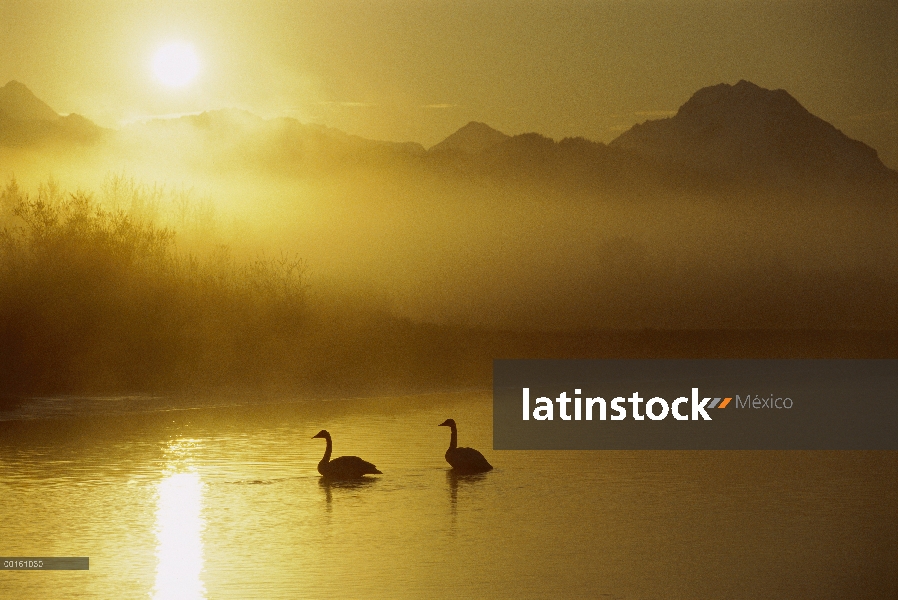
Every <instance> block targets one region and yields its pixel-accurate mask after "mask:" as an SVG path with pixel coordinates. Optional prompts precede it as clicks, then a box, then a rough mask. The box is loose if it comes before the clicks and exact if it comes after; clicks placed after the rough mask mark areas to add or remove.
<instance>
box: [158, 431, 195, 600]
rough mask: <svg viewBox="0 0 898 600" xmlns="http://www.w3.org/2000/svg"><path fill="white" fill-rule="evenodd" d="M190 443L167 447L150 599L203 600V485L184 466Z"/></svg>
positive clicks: (160, 488) (160, 489)
mask: <svg viewBox="0 0 898 600" xmlns="http://www.w3.org/2000/svg"><path fill="white" fill-rule="evenodd" d="M192 442H193V441H192V440H182V441H178V442H175V443H173V444H172V445H170V446H169V448H168V450H167V453H168V454H170V455H171V458H172V460H171V461H170V462H169V467H168V470H167V472H168V474H167V475H166V476H165V477H164V478H163V479H162V480H161V481H160V482H159V484H158V488H157V501H156V527H155V531H156V584H155V586H154V590H153V597H154V598H158V599H159V600H162V599H166V600H168V599H173V598H183V599H185V600H186V599H196V598H205V597H206V589H205V585H204V584H203V580H202V579H201V577H200V576H201V574H202V571H203V537H202V536H203V530H204V529H205V521H204V519H203V512H202V511H203V487H204V485H203V481H202V479H201V478H200V475H199V473H197V472H196V470H194V469H193V468H191V467H190V466H189V465H188V462H189V449H190V447H191V446H193V443H192Z"/></svg>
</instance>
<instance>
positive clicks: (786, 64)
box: [0, 0, 898, 168]
mask: <svg viewBox="0 0 898 600" xmlns="http://www.w3.org/2000/svg"><path fill="white" fill-rule="evenodd" d="M169 41H184V42H187V43H189V44H192V45H193V46H194V48H195V49H196V52H197V54H198V56H199V58H200V61H201V69H200V74H199V75H198V77H197V78H196V79H195V80H194V81H193V82H192V83H191V84H190V85H187V86H185V87H183V88H180V89H170V88H165V87H164V86H162V85H160V83H159V82H158V81H157V80H156V79H155V78H154V77H153V74H152V66H151V63H152V58H153V54H154V52H155V51H156V50H157V49H158V48H159V47H160V46H162V45H163V44H165V43H166V42H169ZM0 48H2V52H0V85H2V84H3V83H5V82H6V81H9V80H11V79H16V80H18V81H21V82H22V83H24V84H26V85H27V86H28V87H30V88H31V89H32V91H34V92H35V94H37V95H38V97H40V98H41V99H43V100H45V101H46V102H47V103H48V104H50V105H51V106H52V107H53V108H54V109H56V110H57V111H59V112H61V113H69V112H77V113H80V114H83V115H85V116H87V117H88V118H90V119H92V120H94V121H96V122H98V123H100V124H101V125H105V126H111V127H115V126H118V125H119V124H122V123H124V122H127V121H129V120H134V119H141V118H146V117H150V116H153V115H165V114H177V113H183V112H197V111H202V110H206V109H211V108H222V107H239V108H244V109H247V110H250V111H252V112H255V113H257V114H260V115H262V116H265V117H273V116H292V117H295V118H298V119H300V120H302V121H305V122H316V123H322V124H325V125H328V126H331V127H336V128H338V129H342V130H344V131H347V132H349V133H353V134H358V135H362V136H365V137H370V138H376V139H388V140H396V141H417V142H421V143H422V144H424V145H425V146H430V145H433V144H435V143H436V142H438V141H440V140H441V139H443V138H444V137H446V136H447V135H449V134H450V133H452V132H453V131H455V130H456V129H458V128H459V127H461V126H462V125H464V124H465V123H467V122H468V121H471V120H477V121H484V122H486V123H488V124H490V125H492V126H493V127H496V128H498V129H500V130H502V131H504V132H506V133H509V134H517V133H523V132H527V131H538V132H540V133H543V134H545V135H549V136H551V137H554V138H556V139H558V138H561V137H565V136H575V135H580V136H584V137H587V138H590V139H594V140H599V141H605V142H607V141H610V140H611V139H613V138H614V137H615V136H616V135H618V134H619V133H620V132H621V131H622V130H624V129H626V128H628V127H629V126H631V125H632V124H633V123H636V122H641V121H644V120H646V119H650V118H660V117H662V116H665V115H667V114H670V111H674V110H676V108H677V107H678V106H679V105H680V104H682V103H683V102H685V101H686V99H688V98H689V96H690V95H691V94H692V93H693V92H695V91H696V90H697V89H699V88H701V87H704V86H707V85H713V84H717V83H722V82H725V83H735V82H737V81H738V80H740V79H748V80H750V81H752V82H754V83H756V84H758V85H761V86H763V87H768V88H784V89H786V90H788V91H789V92H790V93H791V94H792V95H793V96H795V97H796V98H797V99H798V100H799V101H800V102H801V103H802V104H804V105H805V107H806V108H808V109H809V110H810V111H811V112H812V113H814V114H816V115H818V116H820V117H822V118H824V119H826V120H827V121H830V122H831V123H833V124H834V125H836V127H838V128H840V129H842V130H843V131H844V132H845V133H847V134H848V135H850V136H852V137H855V138H858V139H861V140H863V141H865V142H867V143H868V144H870V145H872V146H873V147H874V148H876V149H877V150H879V152H880V155H881V156H882V158H883V159H884V160H885V162H886V163H887V164H889V165H890V166H892V167H893V168H894V167H898V3H895V2H890V1H881V2H877V1H854V0H852V1H847V0H846V1H832V0H826V1H795V0H776V1H773V0H771V1H764V2H762V1H756V0H754V1H737V0H713V1H711V0H705V1H686V0H665V1H661V0H651V1H640V0H626V1H624V0H594V1H577V2H570V1H551V2H550V1H540V2H508V1H505V0H490V1H473V2H471V1H464V0H453V1H448V0H447V1H412V0H401V1H390V0H377V1H365V2H362V1H359V0H355V1H340V0H325V1H301V0H297V1H292V2H226V1H215V2H165V1H154V2H124V1H114V2H96V1H90V0H79V1H72V2H52V1H46V2H34V1H16V0H0Z"/></svg>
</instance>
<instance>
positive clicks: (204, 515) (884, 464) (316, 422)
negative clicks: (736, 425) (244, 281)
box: [0, 393, 898, 600]
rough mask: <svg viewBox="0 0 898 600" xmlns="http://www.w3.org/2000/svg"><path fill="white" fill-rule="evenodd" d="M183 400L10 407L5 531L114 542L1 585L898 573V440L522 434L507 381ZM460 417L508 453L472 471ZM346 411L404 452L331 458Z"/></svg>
mask: <svg viewBox="0 0 898 600" xmlns="http://www.w3.org/2000/svg"><path fill="white" fill-rule="evenodd" d="M220 404H227V403H225V402H222V403H220ZM176 405H177V403H175V402H172V401H171V400H166V399H146V398H144V399H141V398H136V399H135V398H132V399H89V400H77V399H69V400H65V401H59V400H44V401H32V402H30V403H28V404H26V405H23V406H19V407H18V408H16V409H15V410H14V411H7V412H6V413H0V419H3V418H5V419H7V420H5V421H2V422H0V500H2V502H0V555H5V556H13V555H20V556H89V557H90V571H70V572H64V571H44V572H10V571H7V572H0V596H2V597H3V598H40V599H45V598H75V597H78V598H145V597H151V598H324V597H333V598H422V597H437V598H439V597H445V598H449V597H451V598H482V597H491V598H549V597H568V598H578V597H585V598H608V599H612V598H618V599H628V600H629V599H641V598H814V599H826V598H833V599H835V598H839V599H842V598H896V597H898V517H896V515H898V453H885V452H879V453H854V452H853V453H808V452H804V453H802V452H789V453H774V452H745V453H736V452H498V451H493V450H492V449H491V448H492V440H491V426H492V416H491V400H490V395H489V394H488V393H465V394H453V395H431V396H416V397H407V398H387V399H369V400H360V399H347V400H340V401H329V402H322V401H313V402H283V403H265V404H259V405H232V406H210V405H208V403H206V404H205V405H202V404H201V403H194V404H193V405H194V406H195V408H193V409H190V410H170V409H171V408H172V407H173V406H176ZM109 413H114V414H112V415H111V416H110V415H109ZM104 414H106V415H107V416H101V415H104ZM48 416H52V417H53V418H46V417H48ZM14 417H15V418H17V419H18V418H26V417H27V420H15V421H12V420H9V419H12V418H14ZM447 417H452V418H454V419H455V420H456V421H458V423H459V438H460V439H459V442H460V444H462V445H470V446H474V447H476V448H479V449H480V450H481V451H483V453H484V454H485V455H486V456H487V457H488V458H489V459H490V461H491V462H492V463H493V464H494V465H495V466H496V469H495V470H494V471H492V472H490V473H487V474H484V475H480V476H468V477H453V476H452V475H450V474H449V473H448V471H447V468H448V465H446V463H445V462H444V461H443V452H445V449H446V447H447V446H448V442H449V431H448V429H447V428H441V427H437V424H439V423H440V422H442V421H443V420H444V419H446V418H447ZM322 428H326V429H328V430H330V432H331V434H332V435H333V437H334V445H335V448H334V452H335V455H343V454H356V455H359V456H361V457H362V458H365V459H366V460H369V461H371V462H373V463H374V464H376V465H377V466H378V467H379V468H380V469H381V470H382V471H383V472H384V475H383V476H379V477H376V478H372V480H371V481H368V482H365V483H362V484H332V485H327V484H325V483H323V482H322V481H320V478H319V476H318V473H317V472H316V470H315V469H316V465H317V462H318V460H319V459H320V458H321V455H322V454H323V452H324V442H323V440H318V439H310V438H311V437H312V435H314V434H315V433H317V432H318V430H320V429H322Z"/></svg>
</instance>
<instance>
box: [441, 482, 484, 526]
mask: <svg viewBox="0 0 898 600" xmlns="http://www.w3.org/2000/svg"><path fill="white" fill-rule="evenodd" d="M484 479H486V473H468V474H462V473H459V472H458V471H456V470H455V469H449V470H448V471H446V483H448V484H449V510H450V512H451V513H452V524H453V526H454V525H455V517H456V514H457V512H458V488H459V485H461V486H468V485H476V484H477V483H478V482H481V481H483V480H484Z"/></svg>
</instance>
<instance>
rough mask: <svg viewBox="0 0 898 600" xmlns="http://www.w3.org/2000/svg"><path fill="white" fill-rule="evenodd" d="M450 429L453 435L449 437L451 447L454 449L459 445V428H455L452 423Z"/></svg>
mask: <svg viewBox="0 0 898 600" xmlns="http://www.w3.org/2000/svg"><path fill="white" fill-rule="evenodd" d="M450 429H451V430H452V437H451V438H449V449H450V450H454V449H455V448H456V447H458V430H456V429H455V425H452V426H451V427H450Z"/></svg>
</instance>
